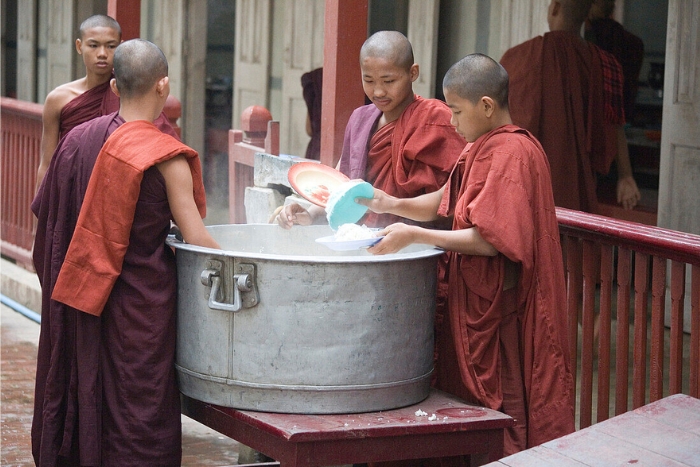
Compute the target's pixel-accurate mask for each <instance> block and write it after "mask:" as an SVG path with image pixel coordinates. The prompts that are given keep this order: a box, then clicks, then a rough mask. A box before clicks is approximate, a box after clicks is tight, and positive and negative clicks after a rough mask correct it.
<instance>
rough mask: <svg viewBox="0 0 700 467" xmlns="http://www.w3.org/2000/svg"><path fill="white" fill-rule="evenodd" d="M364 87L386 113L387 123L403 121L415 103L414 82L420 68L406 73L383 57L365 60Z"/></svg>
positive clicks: (369, 96)
mask: <svg viewBox="0 0 700 467" xmlns="http://www.w3.org/2000/svg"><path fill="white" fill-rule="evenodd" d="M360 66H361V69H362V87H363V89H364V91H365V94H366V95H367V97H368V98H369V99H370V100H371V101H372V102H373V103H374V105H376V106H377V108H379V110H381V111H382V112H383V113H384V116H385V118H386V120H387V121H389V122H391V121H394V120H396V119H397V118H399V116H400V115H401V112H403V110H404V109H405V108H406V107H407V106H408V104H410V103H411V102H412V101H413V82H414V81H415V80H416V79H417V78H418V65H416V64H413V65H412V66H411V68H409V69H406V68H403V67H400V66H397V64H396V63H394V62H392V61H391V60H389V59H386V58H382V57H373V56H368V57H365V58H364V59H363V60H362V62H361V63H360Z"/></svg>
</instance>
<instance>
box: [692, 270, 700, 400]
mask: <svg viewBox="0 0 700 467" xmlns="http://www.w3.org/2000/svg"><path fill="white" fill-rule="evenodd" d="M692 271H693V272H692V280H691V284H690V287H691V296H690V306H691V312H690V323H691V324H690V329H691V334H690V392H689V394H690V395H691V396H693V397H698V398H700V266H698V265H694V266H693V268H692Z"/></svg>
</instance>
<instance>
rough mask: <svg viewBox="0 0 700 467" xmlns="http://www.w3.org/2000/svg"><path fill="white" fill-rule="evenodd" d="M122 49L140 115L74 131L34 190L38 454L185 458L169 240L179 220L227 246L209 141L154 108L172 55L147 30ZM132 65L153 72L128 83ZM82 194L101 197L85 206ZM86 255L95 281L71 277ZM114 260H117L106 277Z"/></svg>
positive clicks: (127, 108)
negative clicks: (209, 167)
mask: <svg viewBox="0 0 700 467" xmlns="http://www.w3.org/2000/svg"><path fill="white" fill-rule="evenodd" d="M120 48H123V49H118V51H117V53H116V54H115V71H116V73H117V75H116V76H117V77H116V83H115V85H114V88H115V89H118V88H119V86H120V85H121V81H120V70H124V72H127V71H129V72H130V73H128V74H127V78H124V83H125V84H124V85H123V87H124V89H125V90H126V92H125V93H123V94H122V109H121V110H122V114H123V115H127V116H128V118H129V122H125V118H124V117H123V116H122V114H117V113H114V114H111V115H107V116H103V117H98V118H95V119H93V120H91V121H89V122H86V123H84V124H82V125H79V126H77V127H76V128H75V129H73V130H72V131H71V132H69V133H68V135H66V137H65V138H64V139H63V140H62V141H61V143H60V144H59V147H58V149H57V151H56V156H55V157H54V158H53V159H52V161H51V165H50V167H49V170H48V171H47V175H46V177H45V179H44V181H43V182H42V184H41V186H40V189H39V192H38V193H37V197H36V198H35V199H34V202H33V203H32V211H33V212H34V213H35V215H36V216H37V218H38V223H37V234H36V239H35V245H34V253H33V254H34V265H35V267H36V270H37V273H38V275H39V279H40V282H41V285H42V324H41V334H40V339H39V354H38V359H37V378H36V389H35V402H34V403H35V410H34V420H33V423H32V450H33V455H34V460H35V462H36V464H37V466H55V465H91V466H98V465H101V466H111V465H114V466H126V465H180V461H181V428H180V403H179V391H178V388H177V384H176V379H175V370H174V356H175V342H176V340H175V332H176V316H175V311H176V297H177V295H176V293H177V275H176V271H175V262H174V256H173V252H172V250H171V249H170V248H169V247H167V245H166V244H165V239H166V237H167V235H168V233H169V231H170V225H171V219H174V220H175V221H176V222H177V224H178V226H179V227H180V230H181V231H182V232H183V236H184V237H185V238H186V239H187V238H188V237H189V240H188V241H189V242H191V243H196V244H202V245H205V246H210V247H214V248H216V247H218V245H217V244H216V242H214V241H213V239H211V237H210V236H209V234H208V233H207V232H206V229H205V228H204V224H203V223H202V220H201V215H202V214H203V213H204V207H205V200H204V189H203V185H202V180H201V170H199V162H198V158H197V153H196V152H194V151H193V150H192V149H190V148H188V147H187V146H185V145H183V144H182V143H180V142H179V140H177V139H175V138H174V137H172V136H170V135H166V134H164V133H162V132H161V131H160V130H159V129H158V128H157V127H156V126H154V125H153V124H152V123H150V122H149V121H148V120H151V121H152V120H154V119H155V117H156V116H157V115H159V113H160V112H161V111H162V106H163V105H164V103H165V99H166V98H167V95H168V91H169V87H168V83H167V76H166V74H167V62H166V61H165V57H164V56H163V55H162V53H161V52H160V50H159V49H158V48H157V47H156V46H155V45H153V44H150V43H147V42H146V41H140V40H135V41H128V42H125V43H123V44H122V45H120ZM121 50H123V54H122V53H121ZM120 54H121V56H122V57H123V58H121V59H120V58H119V57H120ZM132 60H134V61H136V62H137V63H139V65H138V66H135V63H133V62H132ZM143 63H147V64H149V65H150V66H147V67H144V66H143V65H142V64H143ZM134 73H135V74H142V75H143V76H141V78H142V79H144V80H145V81H144V82H145V83H149V82H152V83H153V85H152V86H148V88H147V90H146V91H144V90H142V89H133V88H130V87H129V84H130V83H131V81H129V79H128V77H129V76H133V74H134ZM143 92H145V94H141V93H143ZM144 96H145V97H144ZM132 118H133V119H134V120H133V121H132V120H131V119H132ZM110 135H111V136H110ZM105 140H107V142H106V143H105V145H104V150H101V148H102V146H103V143H104V142H105ZM98 153H99V156H98ZM186 157H188V158H189V160H190V161H191V162H190V163H189V164H188V163H187V161H186V160H185V158H186ZM146 159H148V160H146ZM149 161H150V162H149ZM127 166H128V167H129V169H128V170H125V169H124V167H127ZM93 167H94V170H95V172H94V175H95V176H94V177H93V176H92V175H93ZM120 167H121V169H120ZM84 201H85V203H84ZM84 204H85V206H91V208H90V209H86V210H83V209H82V208H83V207H84ZM96 207H97V209H95V208H96ZM76 224H77V225H78V227H77V231H78V232H82V233H83V234H84V233H85V232H95V233H98V234H99V236H100V238H101V240H100V241H95V240H93V239H91V240H84V237H81V235H80V234H79V235H76V236H75V237H74V235H73V234H74V231H75V230H76ZM95 225H99V226H100V227H99V228H95ZM107 239H108V240H109V241H111V242H112V243H109V244H107V243H104V242H103V241H102V240H107ZM120 242H121V243H120ZM120 244H121V245H122V246H123V248H122V247H120V246H119V245H120ZM76 254H77V255H78V256H79V257H80V259H79V260H78V261H77V262H79V263H80V264H81V265H82V266H83V267H84V268H86V269H90V268H97V269H98V270H99V273H98V274H97V275H96V276H95V277H88V276H85V275H84V276H82V277H87V279H86V280H85V281H83V283H82V284H81V285H83V286H86V289H85V290H79V289H78V287H76V286H75V284H74V282H73V281H71V279H72V277H71V274H72V272H73V271H72V270H71V267H70V265H74V264H75V263H76V260H75V259H73V258H75V255H76ZM66 265H68V267H66V268H65V270H64V267H65V266H66ZM105 267H111V268H112V270H117V269H118V270H119V272H118V273H117V274H115V275H112V276H110V277H109V281H110V283H109V284H108V285H107V286H106V287H105V284H104V283H105V279H104V277H105V276H104V270H105ZM62 282H63V283H64V285H61V283H62ZM99 285H101V286H102V287H100V288H98V286H99ZM93 286H94V287H93ZM52 295H54V297H53V298H52ZM96 308H99V310H98V311H97V312H95V309H96Z"/></svg>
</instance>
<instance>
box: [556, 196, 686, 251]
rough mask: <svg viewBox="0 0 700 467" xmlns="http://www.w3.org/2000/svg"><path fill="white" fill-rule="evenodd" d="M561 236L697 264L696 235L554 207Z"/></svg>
mask: <svg viewBox="0 0 700 467" xmlns="http://www.w3.org/2000/svg"><path fill="white" fill-rule="evenodd" d="M556 210H557V219H558V220H559V228H560V231H561V232H562V233H563V234H566V235H575V236H577V237H581V238H588V239H592V240H595V241H597V242H600V243H611V244H614V245H618V246H622V247H625V248H630V249H632V250H634V251H638V252H640V253H645V254H648V255H655V256H661V257H662V258H668V259H672V260H675V261H682V262H684V263H691V264H700V235H694V234H689V233H684V232H678V231H675V230H670V229H664V228H661V227H653V226H649V225H643V224H637V223H634V222H626V221H621V220H617V219H612V218H609V217H604V216H598V215H595V214H588V213H582V212H580V211H574V210H571V209H565V208H556Z"/></svg>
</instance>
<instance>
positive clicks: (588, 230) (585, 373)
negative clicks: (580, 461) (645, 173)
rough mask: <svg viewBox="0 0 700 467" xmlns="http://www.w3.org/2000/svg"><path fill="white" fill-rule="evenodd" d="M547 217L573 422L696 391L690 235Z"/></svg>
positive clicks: (694, 251) (698, 366)
mask: <svg viewBox="0 0 700 467" xmlns="http://www.w3.org/2000/svg"><path fill="white" fill-rule="evenodd" d="M557 217H558V219H559V226H560V233H561V236H562V247H563V251H564V262H565V267H566V280H567V298H568V303H567V314H568V316H569V320H568V321H569V345H570V350H571V358H572V361H571V364H572V368H577V370H578V371H577V378H578V381H577V382H578V386H579V389H578V397H577V398H576V399H578V400H577V401H574V402H575V403H577V410H576V412H577V415H578V418H579V428H585V427H588V426H590V425H591V424H592V423H595V422H600V421H603V420H605V419H607V418H609V417H610V416H611V412H612V415H619V414H621V413H624V412H626V411H628V410H632V409H636V408H638V407H641V406H642V405H645V404H646V403H649V402H653V401H656V400H659V399H661V398H663V397H664V396H666V395H670V394H676V393H685V394H688V395H691V396H693V397H700V387H699V385H698V381H699V380H698V378H699V377H700V236H698V235H692V234H686V233H682V232H677V231H673V230H668V229H662V228H659V227H651V226H647V225H642V224H637V223H631V222H626V221H620V220H615V219H611V218H608V217H603V216H596V215H592V214H585V213H582V212H578V211H571V210H568V209H561V208H557ZM668 271H670V274H668ZM667 293H669V294H670V297H669V300H667ZM688 297H689V300H688ZM686 302H688V303H686ZM688 308H690V309H689V310H688ZM688 311H689V313H688V315H689V316H690V323H689V326H688V323H685V324H686V329H687V330H689V331H690V332H684V331H683V329H684V314H685V313H684V312H688ZM665 321H666V322H667V323H668V324H669V327H668V328H667V327H666V326H665ZM579 326H580V327H581V331H580V335H581V339H580V341H579ZM596 328H597V333H596ZM613 329H614V330H615V333H614V338H613V332H612V331H613ZM596 341H597V343H596ZM613 367H614V370H613ZM611 371H612V374H611ZM630 374H631V378H630ZM611 394H614V398H613V400H611ZM630 399H631V400H630ZM594 400H595V401H596V404H595V407H593V405H594V404H593V401H594ZM594 409H595V414H596V420H595V422H594V421H593V412H594Z"/></svg>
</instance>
